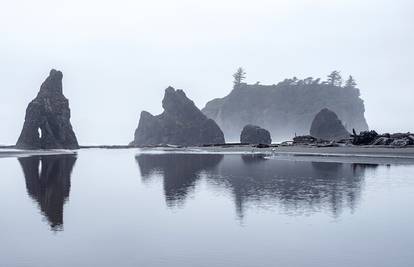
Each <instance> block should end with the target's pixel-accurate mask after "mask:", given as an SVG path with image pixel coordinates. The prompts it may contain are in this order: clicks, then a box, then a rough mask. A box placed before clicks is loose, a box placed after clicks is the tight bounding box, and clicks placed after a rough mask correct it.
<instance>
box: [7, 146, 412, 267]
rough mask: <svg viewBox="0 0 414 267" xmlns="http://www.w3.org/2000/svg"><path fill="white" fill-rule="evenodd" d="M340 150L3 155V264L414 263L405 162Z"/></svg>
mask: <svg viewBox="0 0 414 267" xmlns="http://www.w3.org/2000/svg"><path fill="white" fill-rule="evenodd" d="M314 160H317V159H314ZM339 160H341V159H338V161H339ZM348 161H349V160H348ZM348 161H347V163H338V162H321V161H319V162H318V161H313V162H312V161H310V160H301V161H299V160H296V159H295V158H292V159H276V158H266V157H263V156H260V155H236V154H233V155H229V154H226V155H220V154H183V153H181V154H160V153H155V154H147V153H146V154H140V153H139V151H138V150H98V149H95V150H81V151H79V153H78V155H77V156H73V155H61V156H53V155H48V156H34V157H27V158H20V159H17V158H2V159H0V170H1V176H0V177H1V178H0V211H1V217H0V229H2V230H1V237H2V238H1V240H2V242H0V266H30V267H32V266H39V267H48V266H63V267H66V266H169V267H170V266H172V267H174V266H180V267H181V266H191V267H193V266H208V267H211V266H347V267H348V266H364V267H366V266H412V265H413V262H414V253H412V250H413V248H414V231H413V230H412V229H413V226H414V213H413V210H412V203H414V165H409V164H403V165H383V164H375V163H370V164H366V163H364V164H355V163H349V162H348Z"/></svg>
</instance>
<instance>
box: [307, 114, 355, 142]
mask: <svg viewBox="0 0 414 267" xmlns="http://www.w3.org/2000/svg"><path fill="white" fill-rule="evenodd" d="M310 134H311V135H312V136H314V137H316V138H320V139H324V140H340V139H345V138H349V137H350V134H349V133H348V131H347V130H346V129H345V127H344V126H343V125H342V122H341V121H340V120H339V118H338V116H337V115H336V114H335V112H333V111H331V110H329V109H327V108H324V109H322V110H321V111H320V112H319V113H318V114H316V116H315V118H314V119H313V122H312V125H311V128H310Z"/></svg>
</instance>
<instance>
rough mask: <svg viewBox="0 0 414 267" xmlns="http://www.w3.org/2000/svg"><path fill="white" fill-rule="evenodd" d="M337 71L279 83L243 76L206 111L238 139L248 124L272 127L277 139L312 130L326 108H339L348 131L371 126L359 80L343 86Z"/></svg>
mask: <svg viewBox="0 0 414 267" xmlns="http://www.w3.org/2000/svg"><path fill="white" fill-rule="evenodd" d="M335 75H336V76H335V77H331V78H328V81H321V80H320V79H313V78H307V79H304V80H299V79H297V78H293V79H286V80H284V81H283V82H280V83H278V84H277V85H261V84H259V83H256V84H246V83H243V82H242V78H244V76H241V78H240V77H239V78H238V80H237V79H236V81H235V84H234V87H233V90H232V91H231V92H230V94H229V95H227V96H225V97H223V98H217V99H214V100H212V101H210V102H208V103H207V104H206V106H205V107H204V108H203V109H202V111H203V113H204V114H205V115H206V116H207V117H209V118H211V119H213V120H215V121H216V122H217V124H218V125H219V126H220V128H221V129H222V130H223V132H224V134H225V137H226V140H228V141H236V140H238V139H239V135H240V132H241V130H242V129H243V127H244V126H245V125H247V124H253V125H258V126H260V127H263V128H265V129H267V130H269V131H270V133H271V135H272V139H273V140H274V141H285V140H290V139H291V138H292V136H295V134H297V135H305V134H309V129H310V126H311V124H312V121H313V119H314V118H315V116H316V114H317V113H319V112H320V111H321V110H322V109H324V108H328V109H329V110H331V111H333V112H335V113H336V114H337V116H338V118H339V119H340V120H341V121H342V123H343V125H344V127H345V128H346V130H347V131H348V132H351V131H352V129H356V130H357V131H365V130H368V124H367V122H366V120H365V117H364V112H365V108H364V101H363V100H362V99H361V98H360V93H359V89H358V88H356V87H355V82H354V81H353V80H349V81H347V83H346V84H345V85H344V86H342V83H341V82H339V78H338V75H339V74H338V73H336V74H335Z"/></svg>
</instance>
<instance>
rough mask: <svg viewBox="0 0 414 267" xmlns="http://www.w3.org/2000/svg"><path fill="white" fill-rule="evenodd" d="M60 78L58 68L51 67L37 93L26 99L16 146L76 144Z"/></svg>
mask: <svg viewBox="0 0 414 267" xmlns="http://www.w3.org/2000/svg"><path fill="white" fill-rule="evenodd" d="M62 78H63V75H62V72H60V71H56V70H51V71H50V75H49V77H47V79H46V80H45V81H44V82H43V84H42V86H41V87H40V91H39V93H38V94H37V97H36V98H35V99H33V100H32V102H30V104H29V106H28V107H27V109H26V117H25V121H24V125H23V130H22V132H21V134H20V137H19V140H18V141H17V144H16V147H17V148H22V149H77V148H79V144H78V141H77V139H76V136H75V133H74V132H73V129H72V125H71V123H70V109H69V101H68V99H66V97H65V96H64V95H63V91H62Z"/></svg>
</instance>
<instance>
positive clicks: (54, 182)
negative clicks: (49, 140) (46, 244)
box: [19, 155, 76, 230]
mask: <svg viewBox="0 0 414 267" xmlns="http://www.w3.org/2000/svg"><path fill="white" fill-rule="evenodd" d="M19 162H20V165H21V166H22V170H23V173H24V177H25V180H26V188H27V192H28V194H29V195H30V197H32V198H33V199H34V200H36V202H37V203H39V207H40V210H41V211H42V213H43V214H44V215H45V216H46V218H47V220H48V221H49V224H50V226H51V227H52V230H60V229H61V228H62V226H63V205H64V204H65V201H66V199H67V198H68V197H69V191H70V176H71V173H72V169H73V166H74V165H75V162H76V156H74V155H59V156H34V157H28V158H19Z"/></svg>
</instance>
